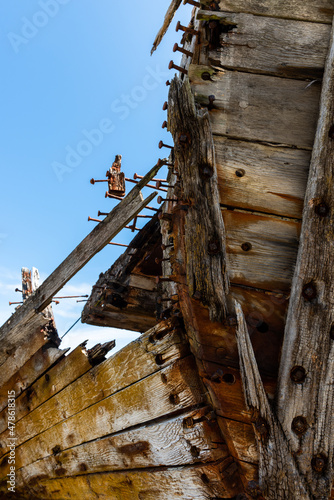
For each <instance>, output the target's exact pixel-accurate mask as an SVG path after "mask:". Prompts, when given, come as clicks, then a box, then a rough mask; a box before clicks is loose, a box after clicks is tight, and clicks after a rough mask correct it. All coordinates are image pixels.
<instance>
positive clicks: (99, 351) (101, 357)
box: [87, 340, 116, 366]
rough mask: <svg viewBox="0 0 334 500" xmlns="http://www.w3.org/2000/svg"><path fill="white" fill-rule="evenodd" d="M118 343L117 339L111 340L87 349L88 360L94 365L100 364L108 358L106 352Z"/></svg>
mask: <svg viewBox="0 0 334 500" xmlns="http://www.w3.org/2000/svg"><path fill="white" fill-rule="evenodd" d="M115 345H116V342H115V340H111V341H110V342H105V343H104V344H96V346H94V347H92V348H91V349H88V350H87V357H88V361H89V362H90V364H91V365H92V366H96V365H99V364H100V363H102V361H105V360H106V354H108V352H109V351H110V350H111V349H114V347H115Z"/></svg>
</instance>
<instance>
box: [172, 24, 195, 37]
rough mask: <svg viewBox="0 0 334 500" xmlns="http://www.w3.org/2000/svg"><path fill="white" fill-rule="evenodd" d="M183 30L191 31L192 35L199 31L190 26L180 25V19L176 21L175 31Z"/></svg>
mask: <svg viewBox="0 0 334 500" xmlns="http://www.w3.org/2000/svg"><path fill="white" fill-rule="evenodd" d="M179 30H181V31H185V32H186V33H191V34H192V35H199V31H197V30H194V29H192V28H188V27H187V26H182V24H181V23H180V21H178V22H177V24H176V28H175V31H179Z"/></svg>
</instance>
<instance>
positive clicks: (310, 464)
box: [275, 31, 334, 498]
mask: <svg viewBox="0 0 334 500" xmlns="http://www.w3.org/2000/svg"><path fill="white" fill-rule="evenodd" d="M333 113H334V31H332V36H331V46H330V50H329V53H328V57H327V62H326V69H325V74H324V79H323V88H322V94H321V105H320V115H319V122H318V127H317V133H316V137H315V142H314V148H313V153H312V159H311V166H310V172H309V178H308V183H307V190H306V195H305V205H304V212H303V225H302V231H301V238H300V245H299V250H298V258H297V263H296V268H295V273H294V278H293V284H292V290H291V298H290V302H289V309H288V315H287V321H286V326H285V334H284V343H283V348H282V358H281V364H280V375H279V386H278V393H277V403H278V404H277V412H278V418H279V420H280V422H281V425H282V428H283V431H284V433H285V437H286V440H287V441H288V442H289V443H290V445H291V449H292V453H293V455H295V457H296V458H295V459H296V464H297V467H298V470H299V471H300V476H301V478H302V479H303V480H304V481H305V483H306V485H307V487H308V488H309V491H310V495H309V498H314V497H318V498H327V497H329V495H330V489H331V485H332V483H333V476H334V474H333V472H334V471H333V466H332V464H333V457H334V435H333V427H334V412H333V408H334V390H333V379H334V363H333V359H334V342H333V340H334V328H333V312H332V311H333V297H334V267H333V252H334V233H333V225H334V183H333V170H334V164H333V157H334V156H333V155H334V143H333V138H334V134H333V130H334V126H333ZM283 406H284V410H283ZM297 416H298V417H299V427H298V426H296V421H295V420H294V419H295V417H297ZM301 419H304V420H302V422H301V423H300V420H301ZM300 426H301V432H300V433H299V432H298V430H300ZM297 450H298V453H296V451H297ZM275 465H276V464H275Z"/></svg>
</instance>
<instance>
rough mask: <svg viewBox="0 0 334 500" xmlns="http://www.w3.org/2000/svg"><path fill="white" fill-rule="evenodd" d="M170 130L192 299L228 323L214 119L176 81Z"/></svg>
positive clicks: (186, 87) (172, 88) (172, 89)
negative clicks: (184, 208)
mask: <svg viewBox="0 0 334 500" xmlns="http://www.w3.org/2000/svg"><path fill="white" fill-rule="evenodd" d="M168 124H169V129H170V131H171V133H172V135H173V139H174V154H175V158H176V162H177V165H178V167H177V168H178V169H179V171H180V173H182V175H181V176H180V182H179V184H180V196H179V198H181V199H180V200H179V203H180V205H182V204H184V205H185V206H186V208H187V214H186V222H185V235H184V241H185V243H184V245H185V250H186V253H185V255H184V259H185V263H184V267H185V269H186V280H187V286H188V290H189V295H190V296H194V295H197V296H199V297H200V300H201V302H202V303H203V304H205V305H206V306H207V307H208V308H209V311H210V319H211V320H215V319H223V318H224V317H225V316H226V309H227V306H226V294H227V293H228V289H229V283H228V277H227V273H226V253H225V232H224V223H223V219H222V216H221V212H220V209H219V197H218V187H217V172H216V167H215V157H214V146H213V140H212V134H211V128H210V122H209V117H208V113H207V112H205V111H204V112H202V111H198V110H197V109H196V107H195V103H194V99H193V96H192V93H191V88H190V85H189V82H188V81H185V82H184V83H183V84H182V82H181V80H179V79H178V78H174V79H173V81H172V83H171V86H170V90H169V107H168ZM176 194H177V192H176ZM208 200H210V203H208Z"/></svg>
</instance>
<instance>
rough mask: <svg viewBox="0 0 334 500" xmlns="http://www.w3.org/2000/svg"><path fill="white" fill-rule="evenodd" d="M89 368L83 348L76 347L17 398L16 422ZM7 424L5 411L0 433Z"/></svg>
mask: <svg viewBox="0 0 334 500" xmlns="http://www.w3.org/2000/svg"><path fill="white" fill-rule="evenodd" d="M91 368H92V365H91V364H90V363H89V360H88V357H87V354H86V352H85V349H84V346H83V345H80V346H78V347H77V348H76V349H74V351H72V352H71V353H70V354H69V355H68V356H66V357H64V358H63V359H62V360H60V361H59V363H57V364H56V365H55V366H53V367H52V368H50V369H49V370H48V372H47V373H46V374H45V375H44V376H43V377H41V378H39V379H38V380H36V382H35V383H33V384H32V385H31V386H30V387H29V388H28V389H27V390H25V391H24V392H23V393H22V394H20V395H19V396H18V398H17V399H16V408H15V416H16V421H19V420H20V419H21V418H22V417H24V416H25V415H27V414H28V413H29V412H31V411H33V410H34V409H35V408H37V407H38V406H40V405H41V404H42V403H43V402H44V401H47V400H48V399H49V398H51V397H52V396H54V395H55V394H57V393H58V392H60V391H61V390H62V389H64V387H66V386H68V385H69V384H71V383H72V382H73V381H74V380H76V379H77V378H79V377H81V376H82V375H83V374H84V373H86V372H87V371H89V370H90V369H91ZM7 424H8V422H7V411H6V409H5V410H3V411H2V412H1V413H0V433H3V432H6V429H7Z"/></svg>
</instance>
